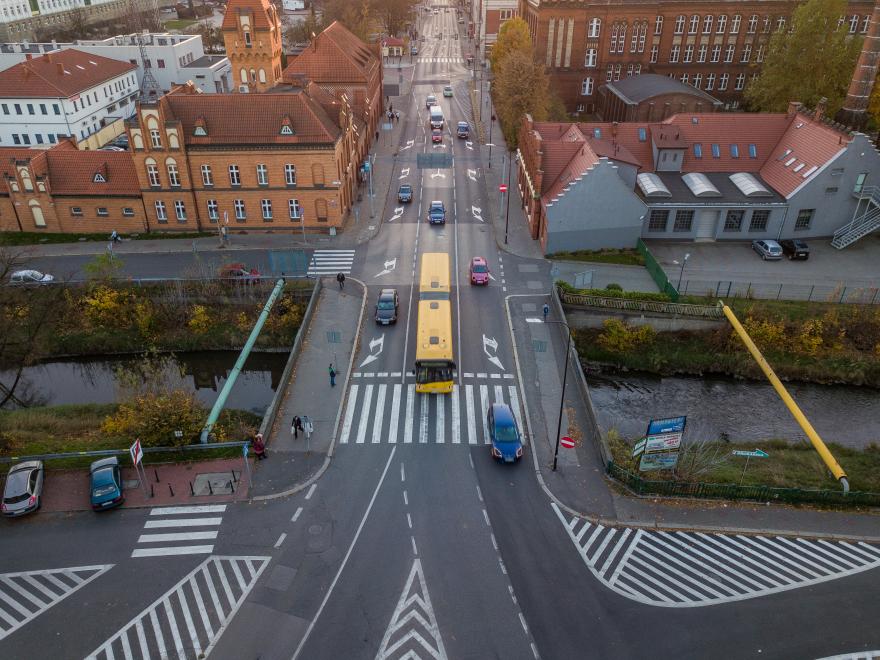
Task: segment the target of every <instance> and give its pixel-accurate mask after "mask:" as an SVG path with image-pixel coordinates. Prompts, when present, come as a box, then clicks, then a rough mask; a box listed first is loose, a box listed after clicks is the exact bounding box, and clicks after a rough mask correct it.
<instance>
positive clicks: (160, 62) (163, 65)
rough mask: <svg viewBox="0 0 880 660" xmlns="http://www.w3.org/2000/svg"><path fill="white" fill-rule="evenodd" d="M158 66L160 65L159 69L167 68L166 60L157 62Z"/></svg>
mask: <svg viewBox="0 0 880 660" xmlns="http://www.w3.org/2000/svg"><path fill="white" fill-rule="evenodd" d="M156 64H157V65H158V67H159V68H160V69H164V68H165V60H156Z"/></svg>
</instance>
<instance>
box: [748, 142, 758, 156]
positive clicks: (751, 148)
mask: <svg viewBox="0 0 880 660" xmlns="http://www.w3.org/2000/svg"><path fill="white" fill-rule="evenodd" d="M757 157H758V147H757V145H754V144H750V145H749V158H757Z"/></svg>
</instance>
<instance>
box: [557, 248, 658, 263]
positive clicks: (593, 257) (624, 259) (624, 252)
mask: <svg viewBox="0 0 880 660" xmlns="http://www.w3.org/2000/svg"><path fill="white" fill-rule="evenodd" d="M547 258H548V259H553V260H556V261H590V262H593V263H597V264H621V265H624V266H644V265H645V258H644V257H643V256H642V255H641V254H640V253H639V251H638V250H632V249H627V248H621V249H619V250H615V249H607V250H577V251H574V252H557V253H556V254H551V255H547Z"/></svg>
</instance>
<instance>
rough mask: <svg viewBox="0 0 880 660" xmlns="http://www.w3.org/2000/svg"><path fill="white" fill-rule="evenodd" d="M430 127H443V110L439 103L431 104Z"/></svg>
mask: <svg viewBox="0 0 880 660" xmlns="http://www.w3.org/2000/svg"><path fill="white" fill-rule="evenodd" d="M431 128H443V110H441V109H440V106H439V105H432V106H431Z"/></svg>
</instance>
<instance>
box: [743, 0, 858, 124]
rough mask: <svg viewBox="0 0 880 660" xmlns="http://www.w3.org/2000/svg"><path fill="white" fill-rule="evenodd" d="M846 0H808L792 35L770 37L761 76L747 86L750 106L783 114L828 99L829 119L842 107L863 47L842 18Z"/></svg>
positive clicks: (796, 13) (798, 12) (796, 17)
mask: <svg viewBox="0 0 880 660" xmlns="http://www.w3.org/2000/svg"><path fill="white" fill-rule="evenodd" d="M846 13H847V4H846V0H809V1H808V2H806V3H804V4H802V5H800V6H799V7H798V8H797V9H795V10H794V13H793V14H792V20H791V23H792V26H791V30H790V31H786V30H781V31H777V32H776V33H775V34H774V35H773V36H772V37H771V39H770V45H769V49H768V52H767V59H766V60H765V62H764V64H763V67H762V69H761V73H760V75H759V76H758V78H757V79H756V80H755V81H754V82H752V83H751V84H750V85H748V87H747V88H746V92H745V97H746V100H747V102H748V103H749V106H750V107H752V108H754V109H755V110H761V111H764V112H783V111H785V109H786V108H787V107H788V103H789V101H800V102H801V103H804V104H805V105H807V106H808V107H813V106H815V105H816V103H818V101H819V100H820V99H821V98H822V97H825V98H827V99H828V105H827V111H826V114H827V115H828V116H834V114H835V113H836V112H837V110H838V109H839V108H840V106H841V105H843V100H844V98H845V97H846V90H847V87H848V86H849V83H850V80H851V79H852V75H853V70H854V68H855V63H856V59H857V58H858V55H859V50H860V49H861V46H862V40H861V38H858V37H850V36H849V34H848V29H847V26H846V23H842V24H841V23H840V22H839V21H840V17H841V16H844V15H845V14H846Z"/></svg>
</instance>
